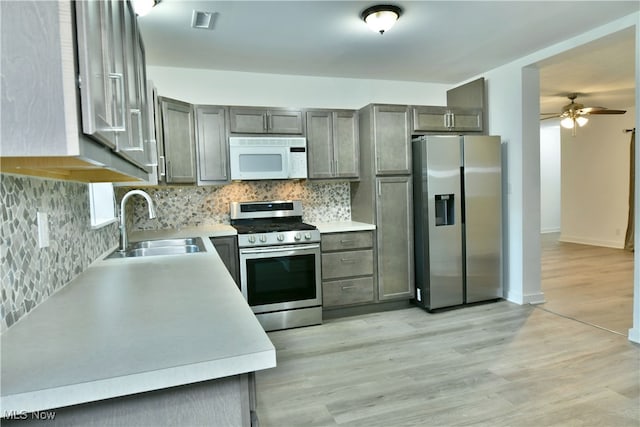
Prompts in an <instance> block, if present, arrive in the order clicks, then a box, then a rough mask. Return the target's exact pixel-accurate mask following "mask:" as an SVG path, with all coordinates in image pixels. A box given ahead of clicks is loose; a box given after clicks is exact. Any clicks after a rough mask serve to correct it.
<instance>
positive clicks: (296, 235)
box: [293, 233, 302, 240]
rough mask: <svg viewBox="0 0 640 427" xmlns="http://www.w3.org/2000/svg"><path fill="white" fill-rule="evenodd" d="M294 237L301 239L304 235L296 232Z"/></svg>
mask: <svg viewBox="0 0 640 427" xmlns="http://www.w3.org/2000/svg"><path fill="white" fill-rule="evenodd" d="M293 238H294V239H295V240H300V239H302V236H301V235H300V233H296V234H294V235H293Z"/></svg>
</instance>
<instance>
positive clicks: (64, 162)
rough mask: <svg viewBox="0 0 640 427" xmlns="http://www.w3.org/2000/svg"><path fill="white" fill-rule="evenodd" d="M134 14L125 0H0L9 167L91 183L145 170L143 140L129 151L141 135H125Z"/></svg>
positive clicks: (142, 174) (4, 148)
mask: <svg viewBox="0 0 640 427" xmlns="http://www.w3.org/2000/svg"><path fill="white" fill-rule="evenodd" d="M130 13H131V9H130V7H129V4H128V2H121V1H82V2H65V1H59V2H41V1H29V0H24V1H20V2H0V16H1V17H2V25H1V26H0V31H1V32H2V65H1V67H2V75H1V79H2V88H3V89H2V106H1V108H2V112H3V117H2V127H1V132H2V136H1V138H0V152H1V155H2V161H0V168H1V169H2V171H3V172H7V173H18V174H27V175H36V176H44V177H51V178H57V179H66V180H73V181H85V182H87V181H89V182H125V181H132V179H140V180H146V179H147V178H148V176H149V175H148V174H149V172H150V170H151V169H150V168H149V167H147V166H146V163H147V162H146V161H145V160H143V157H145V155H146V153H142V151H144V148H143V150H139V149H136V150H131V148H132V147H133V146H134V145H135V146H136V147H139V145H140V144H139V140H138V141H136V140H132V139H130V138H129V136H128V135H127V136H125V135H126V134H128V133H130V132H131V128H130V124H129V126H128V125H127V123H128V122H129V123H130V122H131V119H130V117H129V105H128V103H127V101H128V96H129V82H128V79H130V78H134V77H132V76H131V75H129V74H130V73H128V71H127V62H126V59H125V50H126V49H127V48H129V47H130V46H129V45H127V43H128V42H127V41H125V34H127V31H132V32H130V33H128V34H129V35H130V36H133V35H135V32H136V31H137V29H136V28H135V27H131V28H130V29H129V30H127V31H125V27H124V24H125V17H126V18H127V19H134V20H135V17H133V18H132V17H131V15H129V14H130ZM34 22H37V23H38V25H34ZM36 39H37V40H38V43H34V42H33V40H36ZM135 40H136V41H138V40H139V35H137V36H136V37H135ZM134 49H135V48H134ZM134 67H137V68H139V67H144V63H143V62H139V63H137V64H136V65H134ZM138 71H140V70H138ZM34 99H37V100H38V102H33V100H34ZM142 120H144V119H142ZM136 122H137V121H136ZM147 125H148V124H147ZM133 133H134V134H139V132H138V131H134V132H133Z"/></svg>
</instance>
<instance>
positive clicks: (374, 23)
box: [360, 4, 402, 34]
mask: <svg viewBox="0 0 640 427" xmlns="http://www.w3.org/2000/svg"><path fill="white" fill-rule="evenodd" d="M401 14H402V9H400V8H399V7H398V6H393V5H390V4H380V5H377V6H371V7H369V8H367V9H365V10H363V11H362V14H361V15H360V17H361V18H362V19H363V20H364V22H366V23H367V25H368V26H369V28H371V30H372V31H375V32H376V33H380V34H384V32H385V31H387V30H389V28H391V27H393V24H395V23H396V21H397V20H398V18H400V15H401Z"/></svg>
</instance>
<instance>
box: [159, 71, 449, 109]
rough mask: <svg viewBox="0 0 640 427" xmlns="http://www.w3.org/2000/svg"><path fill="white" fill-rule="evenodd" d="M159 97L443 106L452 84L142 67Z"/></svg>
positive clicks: (205, 101) (339, 105) (215, 102)
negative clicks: (156, 89) (145, 69)
mask: <svg viewBox="0 0 640 427" xmlns="http://www.w3.org/2000/svg"><path fill="white" fill-rule="evenodd" d="M147 75H148V78H149V79H150V80H152V81H153V83H154V84H155V86H156V87H157V88H158V93H159V94H160V95H161V96H167V97H169V98H175V99H179V100H182V101H185V102H189V103H192V104H212V105H255V106H269V107H310V108H347V109H359V108H362V107H364V106H365V105H367V104H370V103H385V104H415V105H447V95H446V91H447V89H450V88H451V85H444V84H437V83H419V82H399V81H389V80H365V79H345V78H326V77H309V76H289V75H280V74H257V73H243V72H233V71H216V70H201V69H188V68H172V67H153V66H149V67H147Z"/></svg>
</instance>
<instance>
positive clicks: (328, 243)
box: [322, 231, 373, 252]
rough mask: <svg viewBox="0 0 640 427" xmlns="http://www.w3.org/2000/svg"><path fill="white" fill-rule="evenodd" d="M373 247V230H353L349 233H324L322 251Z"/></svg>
mask: <svg viewBox="0 0 640 427" xmlns="http://www.w3.org/2000/svg"><path fill="white" fill-rule="evenodd" d="M372 247H373V233H372V232H371V231H352V232H348V233H334V234H323V235H322V251H323V252H329V251H344V250H350V249H359V248H372Z"/></svg>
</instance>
